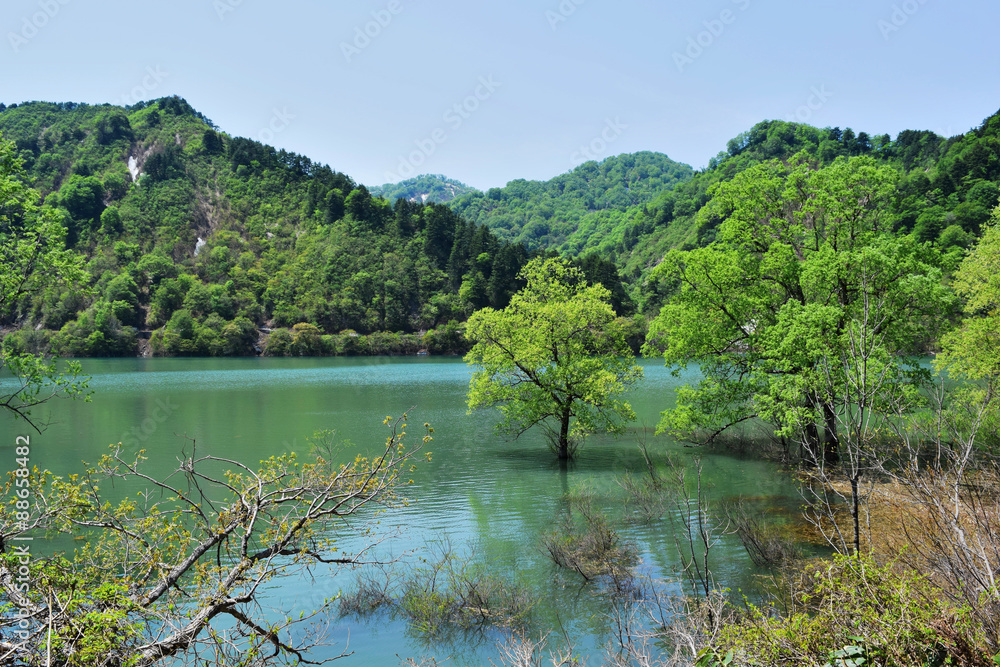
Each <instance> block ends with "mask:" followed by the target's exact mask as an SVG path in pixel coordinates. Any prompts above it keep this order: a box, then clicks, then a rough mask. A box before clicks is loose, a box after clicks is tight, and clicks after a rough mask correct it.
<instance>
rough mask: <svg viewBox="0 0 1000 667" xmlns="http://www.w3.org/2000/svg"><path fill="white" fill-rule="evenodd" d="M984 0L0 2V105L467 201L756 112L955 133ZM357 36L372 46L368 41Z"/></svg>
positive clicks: (761, 116)
mask: <svg viewBox="0 0 1000 667" xmlns="http://www.w3.org/2000/svg"><path fill="white" fill-rule="evenodd" d="M998 19H1000V3H998V2H996V0H992V1H989V0H952V1H951V2H945V1H944V0H867V1H862V0H846V1H841V2H834V1H833V0H798V1H785V2H777V1H771V2H766V1H765V0H712V1H710V2H693V1H688V2H681V1H672V0H660V1H657V2H654V1H653V0H619V1H618V2H612V1H611V0H508V1H507V2H504V3H481V4H474V3H465V2H457V1H455V0H443V1H435V2H431V0H360V1H357V2H350V3H348V2H322V1H320V0H287V1H286V2H282V3H278V2H273V1H267V0H176V1H175V2H170V3H167V2H162V1H161V2H155V1H154V0H140V1H136V0H131V1H126V0H101V1H99V2H86V1H85V0H4V2H3V3H2V5H0V102H4V103H6V104H11V103H13V102H18V103H19V102H23V101H29V100H45V101H73V102H87V103H92V104H97V103H102V102H116V103H123V102H124V103H128V102H132V101H135V100H136V99H152V98H157V97H162V96H165V95H175V94H176V95H180V96H181V97H184V98H185V99H187V100H188V102H190V103H191V105H192V106H194V107H195V108H196V109H198V110H199V111H201V112H202V113H204V114H205V115H206V116H208V117H209V118H211V119H212V120H213V121H214V122H215V123H216V124H218V125H219V126H220V127H221V129H222V130H224V131H226V132H228V133H229V134H231V135H234V136H247V137H251V138H255V139H260V140H263V141H265V142H266V143H270V144H273V145H275V146H277V147H280V148H286V149H288V150H292V151H295V152H298V153H302V154H304V155H307V156H309V157H310V158H312V159H313V160H316V161H319V162H324V163H328V164H329V165H330V166H332V167H333V168H335V169H338V170H340V171H343V172H345V173H347V174H349V175H350V176H352V177H353V178H354V179H356V180H357V181H359V182H362V183H365V184H367V185H379V184H382V183H384V182H387V181H395V180H400V179H401V178H404V177H407V176H411V175H416V174H421V173H440V174H444V175H446V176H448V177H451V178H455V179H458V180H461V181H464V182H466V183H468V184H470V185H473V186H475V187H478V188H482V189H485V188H489V187H495V186H502V185H504V184H505V183H507V182H508V181H509V180H512V179H515V178H529V179H548V178H552V177H553V176H556V175H558V174H560V173H563V172H565V171H567V170H569V169H571V168H572V167H573V166H575V165H576V164H579V163H580V162H583V161H584V160H585V159H589V158H595V159H602V158H604V157H607V156H609V155H616V154H619V153H625V152H635V151H641V150H652V151H659V152H662V153H666V154H667V155H669V156H670V157H671V158H673V159H675V160H678V161H680V162H686V163H688V164H691V165H692V166H694V167H696V168H700V167H703V166H705V165H706V164H707V162H708V160H709V159H710V158H711V157H713V156H714V155H716V154H717V153H718V152H719V151H722V150H725V147H726V142H727V141H728V140H729V139H731V138H732V137H734V136H736V135H737V134H739V133H740V132H742V131H745V130H748V129H750V128H751V127H752V126H753V125H754V124H755V123H757V122H759V121H761V120H765V119H775V118H776V119H782V120H788V119H797V120H801V121H803V122H808V123H810V124H812V125H816V126H819V127H827V126H840V127H853V128H854V129H855V130H856V131H866V132H869V133H870V134H873V135H874V134H882V133H888V134H890V135H893V136H895V135H896V134H897V133H898V132H900V131H901V130H905V129H929V130H934V131H935V132H938V133H939V134H944V135H947V136H951V135H954V134H960V133H963V132H966V131H968V130H969V129H971V128H973V127H975V126H977V125H979V124H980V123H981V122H982V121H983V119H984V118H986V117H988V116H990V115H991V114H993V113H995V112H996V111H997V110H998V109H1000V78H998V73H1000V48H997V46H996V32H997V29H998V27H1000V20H998ZM366 33H367V34H366Z"/></svg>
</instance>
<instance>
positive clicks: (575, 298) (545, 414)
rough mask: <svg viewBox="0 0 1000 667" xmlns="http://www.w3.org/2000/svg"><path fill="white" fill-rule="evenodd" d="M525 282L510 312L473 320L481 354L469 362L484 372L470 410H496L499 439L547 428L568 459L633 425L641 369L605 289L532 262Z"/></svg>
mask: <svg viewBox="0 0 1000 667" xmlns="http://www.w3.org/2000/svg"><path fill="white" fill-rule="evenodd" d="M520 277H521V278H522V279H524V280H525V281H526V282H527V285H526V287H525V288H524V289H522V290H521V291H520V292H518V293H517V294H515V295H514V296H513V297H512V298H511V301H510V305H508V306H507V307H506V308H504V309H503V310H494V309H492V308H485V309H483V310H481V311H479V312H477V313H476V314H474V315H473V316H472V317H471V318H469V323H468V327H467V329H466V337H467V338H468V339H469V340H471V341H475V346H474V347H473V348H472V350H471V351H470V352H469V354H468V355H467V356H466V358H465V359H466V361H467V362H468V363H469V364H470V365H474V366H477V367H478V370H477V371H476V372H475V373H474V374H473V376H472V380H471V383H470V385H469V408H470V409H474V408H481V407H497V408H498V409H499V410H500V414H501V415H502V418H501V420H500V422H499V424H498V425H497V428H498V430H500V431H503V432H507V433H510V434H513V435H514V436H515V437H517V436H520V435H521V434H522V433H524V432H525V431H527V430H528V429H529V428H531V427H532V426H535V425H539V424H540V425H543V426H544V427H546V428H547V429H548V430H549V433H550V434H551V441H552V443H553V446H554V449H555V450H556V453H557V454H558V456H559V458H560V459H568V458H570V457H571V456H572V454H573V440H574V439H575V438H576V437H578V436H581V435H584V434H587V433H593V432H599V431H601V432H611V433H617V432H620V431H621V430H622V429H624V427H625V424H627V423H628V421H629V420H631V419H634V418H635V413H634V412H633V411H632V408H631V406H630V405H629V404H628V403H627V402H626V401H624V400H623V399H622V394H624V393H625V391H626V390H628V389H629V388H630V387H631V386H632V385H634V384H635V382H636V381H637V380H638V379H639V378H640V377H642V369H641V368H640V367H639V366H637V365H635V358H634V357H633V355H632V353H631V351H630V350H629V347H628V345H627V344H626V342H625V336H624V333H623V331H622V327H621V326H620V325H619V323H618V322H617V320H616V317H615V311H614V309H613V308H612V307H611V305H610V302H609V300H610V293H609V292H608V290H607V289H606V288H605V287H603V286H601V285H588V284H587V283H586V281H585V280H584V278H583V274H582V273H581V272H580V271H579V270H578V269H575V268H573V267H571V266H570V265H569V264H568V263H566V262H564V261H563V260H561V259H536V260H533V261H531V262H529V263H528V265H526V266H525V267H524V269H523V270H522V272H521V274H520Z"/></svg>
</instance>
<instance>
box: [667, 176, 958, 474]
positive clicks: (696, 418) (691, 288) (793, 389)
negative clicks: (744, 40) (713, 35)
mask: <svg viewBox="0 0 1000 667" xmlns="http://www.w3.org/2000/svg"><path fill="white" fill-rule="evenodd" d="M895 178H896V175H895V172H894V171H893V170H892V169H891V168H889V167H884V166H879V165H878V164H877V163H876V162H875V161H874V160H872V159H871V158H868V157H858V158H851V159H845V158H840V159H838V160H837V161H836V162H834V163H833V164H832V165H830V166H828V167H824V168H821V169H817V168H815V166H814V165H811V164H810V163H809V162H808V160H807V159H806V158H804V157H799V158H797V159H795V160H793V161H792V162H791V163H789V164H783V163H782V162H780V161H777V160H773V161H770V162H766V163H763V164H760V165H757V166H754V167H751V168H750V169H747V170H746V171H744V172H742V173H741V174H739V175H737V176H736V177H735V178H734V179H733V180H732V181H731V182H728V183H722V184H719V185H718V186H716V187H715V189H714V191H713V194H714V199H713V201H712V204H711V205H710V206H709V207H708V208H707V209H706V210H705V211H703V215H705V216H707V217H714V218H715V219H716V220H721V221H722V222H721V223H720V225H719V230H718V235H717V237H716V241H715V242H713V243H712V244H710V245H709V246H707V247H704V248H699V249H695V250H690V251H674V252H672V253H670V254H669V255H668V256H667V258H666V260H665V261H664V262H663V264H662V265H661V267H660V268H659V269H658V272H659V273H660V275H661V277H665V278H668V279H669V280H672V281H676V283H677V284H679V289H678V291H677V293H676V295H675V296H674V297H673V298H671V299H670V301H669V302H668V303H667V304H666V305H665V306H664V307H663V309H662V311H661V312H660V314H659V316H658V317H657V318H656V319H655V320H654V322H653V323H652V326H651V330H650V336H649V339H648V341H647V350H649V351H650V352H652V351H654V350H657V351H662V353H663V355H664V357H665V360H666V363H667V365H668V366H677V367H678V368H683V367H686V366H689V365H691V364H696V365H698V366H699V367H700V369H701V372H702V379H701V380H700V381H699V382H698V383H696V384H694V385H687V386H685V387H683V388H681V389H680V390H679V393H678V399H677V404H676V407H674V408H672V409H670V410H667V411H665V412H664V413H663V420H662V421H661V425H660V427H661V429H664V430H669V431H673V432H674V433H676V434H678V435H684V436H685V437H692V436H693V434H695V433H698V434H700V437H708V438H712V437H714V436H717V435H719V434H720V433H722V432H723V431H725V430H726V429H728V428H729V427H731V426H734V425H736V424H739V423H741V422H745V421H748V420H751V419H760V420H763V421H764V422H766V423H768V424H770V425H771V427H772V429H773V432H774V433H775V434H776V435H778V436H781V437H784V438H791V439H793V440H799V441H800V442H801V443H802V444H803V449H804V450H808V451H812V452H818V451H819V450H820V449H822V450H823V451H824V454H823V455H822V456H823V458H825V459H826V461H827V462H835V461H836V460H837V459H838V458H839V448H840V445H841V442H840V440H841V430H842V427H843V423H844V419H845V416H846V414H847V413H848V412H851V410H850V407H849V406H848V405H847V404H846V403H845V401H844V398H845V397H846V396H849V395H850V391H849V390H850V386H851V383H852V382H853V381H854V379H856V378H857V377H858V374H859V373H861V374H863V375H864V374H871V373H881V374H883V375H884V376H885V377H892V378H894V379H895V380H896V381H898V382H901V383H904V384H907V385H910V386H917V385H919V384H920V383H921V382H923V381H924V380H926V379H927V377H928V376H927V373H926V372H925V371H924V370H923V369H922V368H921V366H920V363H919V359H918V358H917V356H916V355H917V354H918V353H920V352H921V350H922V349H923V348H922V344H923V343H926V342H929V341H930V340H932V339H933V338H934V335H935V333H936V329H937V327H938V326H939V324H940V323H941V322H943V321H944V319H945V317H944V316H945V315H946V313H947V312H948V310H949V308H951V307H952V305H953V301H954V300H953V297H952V296H951V294H950V292H949V291H948V290H947V288H946V287H945V286H944V285H943V283H942V280H941V271H940V268H939V267H940V264H941V261H942V260H941V256H940V253H939V252H938V251H936V250H935V249H933V248H931V247H930V246H928V245H924V244H920V243H918V242H916V241H915V240H914V239H913V238H910V237H902V238H900V237H897V236H895V235H894V234H892V232H891V230H890V229H888V228H887V227H888V225H887V224H886V222H887V221H886V219H887V208H888V206H887V205H888V200H889V197H890V195H891V194H892V192H893V187H894V182H895ZM859 345H860V346H863V348H864V354H859V347H858V346H859ZM859 360H862V361H864V368H859V367H857V364H858V363H860V362H859ZM874 360H877V361H878V364H877V365H876V364H873V363H871V362H873V361H874Z"/></svg>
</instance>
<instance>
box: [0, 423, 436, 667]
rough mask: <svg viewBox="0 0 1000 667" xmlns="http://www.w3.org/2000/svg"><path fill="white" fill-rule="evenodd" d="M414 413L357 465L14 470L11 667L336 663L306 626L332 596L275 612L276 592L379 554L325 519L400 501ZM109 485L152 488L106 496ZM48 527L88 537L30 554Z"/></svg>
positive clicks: (340, 521) (5, 653)
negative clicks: (291, 580)
mask: <svg viewBox="0 0 1000 667" xmlns="http://www.w3.org/2000/svg"><path fill="white" fill-rule="evenodd" d="M405 418H406V417H405V415H404V416H403V417H402V418H401V419H399V420H396V421H395V422H392V420H391V419H390V418H386V424H391V432H390V434H389V436H388V437H387V439H386V442H385V445H384V447H383V448H380V449H379V450H377V452H376V453H375V455H374V456H371V457H367V456H363V455H359V456H357V457H356V458H354V459H353V460H352V461H351V462H349V463H346V464H340V463H337V462H336V461H335V460H333V457H332V456H331V452H332V451H333V448H332V447H329V446H323V447H319V448H317V450H316V452H315V454H316V455H315V456H313V457H311V460H309V461H307V462H305V463H303V462H300V461H299V460H298V459H297V457H296V455H295V454H290V455H283V456H277V457H271V458H269V459H268V460H266V461H262V462H261V467H260V468H259V469H252V468H250V467H248V466H246V465H244V464H242V463H239V462H237V461H231V460H223V459H219V458H216V457H213V456H202V455H198V454H197V452H196V451H194V448H193V445H192V451H191V453H190V455H185V458H184V459H183V460H181V461H180V462H179V466H178V468H177V469H176V470H175V471H174V472H173V473H172V474H171V475H169V476H167V477H165V478H156V477H153V476H151V475H150V474H149V473H147V472H146V471H145V466H144V465H143V460H144V457H143V456H142V453H141V452H140V453H139V454H137V455H133V456H127V455H126V454H125V452H123V451H122V449H121V445H120V444H119V445H118V446H117V447H115V448H114V450H113V452H112V453H111V454H109V455H107V456H105V457H104V458H103V459H102V460H101V461H100V463H99V464H98V465H97V466H96V467H94V468H92V469H91V470H88V471H87V472H86V473H85V474H83V475H79V476H76V475H74V476H72V477H70V478H65V479H60V478H57V477H53V476H52V475H51V474H49V473H47V472H39V471H38V470H37V469H36V470H34V471H29V470H28V469H27V468H26V467H25V468H22V470H24V471H25V473H27V474H26V475H25V476H17V477H15V475H13V474H12V475H11V476H10V480H9V481H8V483H7V484H6V486H5V487H4V488H3V495H4V497H8V498H9V497H13V496H14V489H15V486H16V487H17V489H18V497H20V498H25V500H23V501H19V502H20V503H23V505H21V506H18V507H15V506H14V504H13V503H11V504H9V505H7V504H5V505H3V506H2V507H0V604H2V605H3V606H4V607H5V608H6V609H7V610H8V612H7V613H5V614H4V616H3V618H2V619H0V632H2V637H0V665H66V666H73V667H76V666H79V667H98V666H100V667H124V666H128V667H143V666H146V665H154V664H171V665H174V664H198V665H201V664H213V665H250V664H253V665H270V664H294V665H299V664H322V663H325V662H329V660H330V659H328V658H322V657H315V656H314V655H313V653H312V652H311V651H310V649H312V648H314V647H315V646H317V645H318V644H321V643H322V642H323V636H322V635H323V628H322V623H317V625H318V627H316V628H313V629H310V628H306V627H302V626H301V624H302V623H303V622H308V621H320V620H321V619H320V618H318V616H319V614H321V613H322V612H323V611H324V610H325V609H326V608H327V606H328V604H329V600H324V599H323V598H322V597H318V598H317V599H315V600H314V601H313V603H314V607H315V608H306V605H308V603H301V602H300V604H303V607H302V609H301V612H302V614H301V616H300V615H298V614H296V615H295V616H294V617H286V616H285V615H284V614H280V615H269V614H267V613H266V611H265V607H264V602H265V600H264V599H263V596H264V593H265V589H267V588H268V587H269V586H270V585H271V584H270V583H269V582H273V580H274V579H275V578H276V577H279V576H282V575H288V574H291V573H294V572H296V571H298V570H300V569H302V568H306V567H310V566H313V565H316V564H322V563H328V564H350V565H352V564H359V563H362V562H364V561H365V560H366V559H367V558H368V556H367V555H366V553H367V549H368V547H363V548H361V549H360V551H358V552H355V553H343V551H338V550H337V548H335V546H334V538H335V536H334V534H333V529H332V527H331V524H330V522H333V521H336V522H337V526H339V527H341V528H342V527H343V525H344V524H345V522H348V521H349V520H350V519H351V517H359V516H361V515H362V512H363V511H364V510H365V509H366V508H374V507H375V506H378V505H385V504H386V503H388V502H390V501H392V499H393V498H394V495H393V494H394V488H395V487H396V486H397V484H398V482H399V481H400V479H401V474H402V473H404V472H405V471H407V470H408V469H409V467H410V464H411V461H412V459H413V457H414V455H415V453H416V452H417V451H418V450H419V449H420V445H419V444H418V445H417V446H416V447H410V448H408V447H406V446H405V445H404V442H403V436H404V435H405V430H404V429H405V427H406V424H405V423H404V420H405ZM425 426H426V425H425ZM428 431H429V429H428ZM429 439H430V436H429V435H427V436H425V437H424V439H423V441H424V442H427V441H428V440H429ZM321 444H323V445H329V444H331V443H329V442H327V441H321ZM25 449H27V448H26V447H25ZM18 453H19V454H20V452H18ZM226 469H228V470H227V471H226V472H224V473H220V472H219V471H220V470H226ZM21 480H27V484H19V483H18V482H20V481H21ZM105 481H107V482H110V483H116V484H123V485H124V486H125V487H126V488H129V486H130V485H132V484H139V485H141V486H142V487H144V488H145V491H143V492H140V493H139V494H138V495H137V496H136V495H131V496H129V497H126V498H124V499H122V500H121V501H119V502H117V503H115V502H110V501H109V498H108V497H107V496H106V495H105V493H104V492H103V491H102V490H101V488H102V484H103V483H104V482H105ZM42 531H47V532H50V533H59V534H69V535H73V536H74V537H76V536H80V535H85V536H87V538H88V540H87V542H86V543H85V545H84V546H82V547H80V548H78V549H76V550H75V551H74V552H73V553H62V554H56V555H53V556H45V557H42V556H41V555H40V554H39V555H35V554H33V553H30V549H29V548H28V547H25V546H24V545H30V544H31V543H30V542H28V541H27V540H29V539H31V536H32V535H33V534H38V533H40V532H42ZM25 554H30V555H25ZM329 597H330V598H334V597H335V595H330V596H329ZM341 655H343V653H342V654H341Z"/></svg>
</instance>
